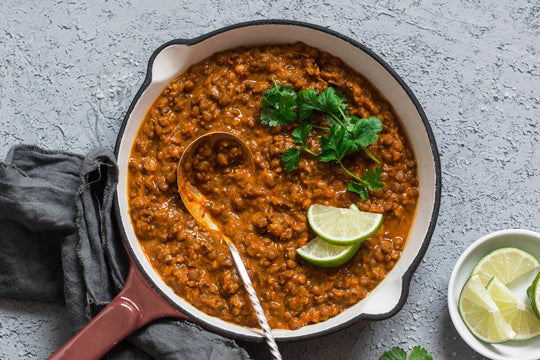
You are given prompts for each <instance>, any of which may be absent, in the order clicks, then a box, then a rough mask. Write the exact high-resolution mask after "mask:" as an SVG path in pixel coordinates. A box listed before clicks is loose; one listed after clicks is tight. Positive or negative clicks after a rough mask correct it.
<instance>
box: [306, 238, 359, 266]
mask: <svg viewBox="0 0 540 360" xmlns="http://www.w3.org/2000/svg"><path fill="white" fill-rule="evenodd" d="M361 244H362V242H358V243H356V244H354V245H350V246H339V245H333V244H329V243H327V242H326V241H324V240H322V239H321V238H319V237H316V238H315V239H313V240H311V241H310V242H308V243H307V244H306V245H304V246H302V247H301V248H299V249H296V252H297V253H298V255H300V256H301V257H302V259H304V260H306V261H307V262H308V263H310V264H312V265H316V266H320V267H324V268H331V267H337V266H340V265H343V264H345V263H346V262H347V261H349V260H350V259H351V258H352V257H353V256H354V254H356V252H357V251H358V249H359V248H360V245H361Z"/></svg>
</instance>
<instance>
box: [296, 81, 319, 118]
mask: <svg viewBox="0 0 540 360" xmlns="http://www.w3.org/2000/svg"><path fill="white" fill-rule="evenodd" d="M297 102H298V117H299V118H300V121H302V122H303V121H309V120H311V118H312V117H313V110H317V91H315V89H306V90H302V91H299V92H298V97H297Z"/></svg>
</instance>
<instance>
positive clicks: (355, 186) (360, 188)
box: [347, 182, 369, 200]
mask: <svg viewBox="0 0 540 360" xmlns="http://www.w3.org/2000/svg"><path fill="white" fill-rule="evenodd" d="M347 189H348V190H349V191H351V192H354V193H357V194H358V195H360V197H361V198H362V200H367V199H368V198H369V193H368V188H367V186H366V185H364V184H360V183H358V182H352V183H349V185H348V186H347Z"/></svg>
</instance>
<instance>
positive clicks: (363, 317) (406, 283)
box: [114, 19, 442, 342]
mask: <svg viewBox="0 0 540 360" xmlns="http://www.w3.org/2000/svg"><path fill="white" fill-rule="evenodd" d="M262 25H284V26H296V27H306V28H309V29H313V30H318V31H321V32H324V33H327V34H330V35H333V36H335V37H337V38H339V39H341V40H344V41H346V42H348V43H350V44H351V45H353V46H355V47H356V48H359V49H360V50H362V51H363V52H365V53H366V54H368V55H369V56H370V57H372V58H373V59H374V60H375V61H377V62H378V63H379V64H380V65H381V66H383V67H384V68H385V70H386V71H388V72H389V73H390V75H392V77H393V78H394V79H395V80H396V81H397V82H398V84H399V85H400V86H401V87H402V88H403V90H405V92H406V93H407V96H408V97H409V98H410V100H411V101H412V102H413V104H414V106H415V108H416V110H417V111H418V114H419V115H420V118H421V120H422V123H423V125H424V128H425V130H426V133H427V136H428V139H429V142H430V147H431V152H432V156H433V160H434V166H435V198H434V205H433V211H432V214H431V219H430V223H429V225H428V229H427V232H426V235H425V237H424V240H423V242H422V246H421V247H420V249H419V251H418V254H417V255H416V257H415V258H414V260H413V261H412V263H411V264H410V265H409V267H408V269H407V270H406V271H405V273H404V274H403V276H402V291H401V296H400V299H399V301H398V303H397V304H396V306H395V307H394V308H393V309H392V310H390V311H389V312H387V313H384V314H360V315H358V316H355V317H352V318H351V319H349V320H347V321H344V322H342V323H340V324H337V325H335V326H332V327H331V328H328V329H324V330H321V331H318V332H316V333H313V334H304V335H297V336H294V335H293V334H291V335H292V336H289V337H286V338H285V337H284V338H278V339H276V340H277V341H278V342H291V341H300V340H308V339H313V338H317V337H320V336H324V335H327V334H331V333H334V332H337V331H339V330H342V329H345V328H347V327H350V326H352V325H354V324H357V323H359V322H363V321H380V320H385V319H388V318H390V317H392V316H394V315H396V314H397V313H398V312H399V311H400V310H401V308H403V306H404V305H405V302H406V301H407V298H408V295H409V287H410V284H411V280H412V276H413V274H414V273H415V271H416V269H417V268H418V266H419V265H420V263H421V261H422V259H423V258H424V255H425V253H426V251H427V248H428V247H429V244H430V242H431V238H432V236H433V232H434V231H435V226H436V224H437V218H438V214H439V208H440V202H441V191H442V180H441V161H440V156H439V151H438V148H437V143H436V140H435V136H434V134H433V131H432V129H431V126H430V124H429V121H428V119H427V116H426V114H425V112H424V110H423V108H422V106H421V105H420V102H419V101H418V99H417V98H416V96H415V95H414V94H413V92H412V90H411V89H410V88H409V87H408V85H407V84H406V83H405V82H404V81H403V79H401V77H400V76H399V75H398V74H397V73H396V72H395V71H394V70H393V69H392V68H391V67H390V65H388V64H387V63H386V62H385V61H384V60H383V59H382V58H381V57H379V55H377V54H376V53H374V52H373V51H372V50H370V49H369V48H368V47H366V46H365V45H363V44H362V43H360V42H358V41H356V40H354V39H352V38H350V37H348V36H345V35H343V34H340V33H338V32H336V31H333V30H331V29H329V28H326V27H323V26H320V25H315V24H311V23H306V22H301V21H296V20H283V19H265V20H253V21H247V22H241V23H237V24H233V25H229V26H226V27H223V28H220V29H217V30H214V31H211V32H209V33H206V34H204V35H201V36H198V37H196V38H193V39H174V40H170V41H168V42H166V43H164V44H162V45H161V46H159V47H158V48H157V49H156V50H155V51H154V52H153V53H152V55H151V56H150V59H149V60H148V66H147V70H146V77H145V79H144V82H143V83H142V85H141V87H140V88H139V90H138V92H137V93H136V95H135V97H134V99H133V101H132V102H131V104H130V106H129V108H128V110H127V112H126V115H125V117H124V120H123V122H122V125H121V127H120V130H119V133H118V137H117V140H116V144H115V149H114V154H115V156H116V159H117V160H118V153H119V149H120V145H121V143H122V139H123V135H124V131H125V128H126V126H127V123H128V120H129V117H130V115H131V113H132V112H133V109H134V108H135V105H136V104H137V102H138V101H139V99H140V97H141V96H142V94H143V92H144V91H145V90H146V89H147V88H148V86H149V85H150V84H151V82H152V66H153V63H154V61H155V59H156V57H157V55H158V54H159V53H160V52H161V51H163V50H164V49H165V48H167V47H169V46H171V45H187V46H191V45H195V44H197V43H200V42H202V41H204V40H206V39H209V38H211V37H213V36H215V35H218V34H222V33H224V32H227V31H230V30H235V29H239V28H245V27H252V26H262ZM114 214H115V218H116V221H117V224H118V227H119V230H120V234H121V237H122V241H123V242H124V244H125V247H126V249H127V250H128V253H129V255H130V256H131V258H132V260H133V262H134V263H135V264H136V266H137V267H138V268H139V270H140V271H141V273H142V274H143V276H144V277H145V278H146V279H147V280H148V282H149V283H150V284H151V286H152V287H153V288H154V289H155V290H156V291H157V292H158V293H159V294H160V295H161V296H162V297H164V298H165V299H166V300H167V301H168V302H169V303H170V304H171V305H172V306H173V307H174V308H176V309H177V310H178V311H179V312H181V313H182V314H184V315H186V316H187V317H189V318H190V319H192V320H193V321H194V322H196V323H198V324H200V325H202V326H204V327H205V328H208V329H210V330H211V331H213V332H216V333H219V334H223V335H226V336H228V337H231V338H236V339H241V340H246V341H258V342H260V341H263V340H264V338H263V337H262V336H250V335H244V334H238V333H236V332H231V331H228V330H224V329H223V328H221V327H218V326H216V325H213V324H210V323H208V322H206V321H204V320H202V319H201V318H199V317H197V316H195V315H194V314H193V313H190V312H188V311H186V309H184V308H182V307H181V306H180V305H178V304H177V303H176V302H175V301H174V300H173V299H171V298H170V297H169V296H168V295H166V294H165V293H164V292H163V291H161V289H160V288H159V287H158V286H157V285H156V284H155V283H154V281H153V280H152V279H151V278H150V276H149V275H148V274H147V273H146V271H144V269H143V267H142V265H141V262H140V260H139V259H138V258H137V256H136V255H135V253H134V251H133V249H132V248H131V245H130V244H129V242H128V241H127V235H126V233H125V230H124V227H123V224H122V221H121V212H120V207H119V203H118V195H117V194H116V195H115V197H114Z"/></svg>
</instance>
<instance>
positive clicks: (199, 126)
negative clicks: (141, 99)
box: [128, 43, 419, 329]
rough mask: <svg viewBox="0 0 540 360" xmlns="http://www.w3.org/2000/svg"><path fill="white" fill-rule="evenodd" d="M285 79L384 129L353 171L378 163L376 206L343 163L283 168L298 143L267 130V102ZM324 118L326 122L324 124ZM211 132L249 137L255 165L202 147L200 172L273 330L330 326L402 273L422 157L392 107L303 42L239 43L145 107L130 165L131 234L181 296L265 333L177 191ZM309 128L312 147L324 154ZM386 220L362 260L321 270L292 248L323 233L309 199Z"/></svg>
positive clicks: (355, 158)
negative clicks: (180, 174)
mask: <svg viewBox="0 0 540 360" xmlns="http://www.w3.org/2000/svg"><path fill="white" fill-rule="evenodd" d="M273 79H274V80H275V81H276V82H277V83H279V84H286V85H292V86H293V87H294V88H295V89H296V90H297V91H299V90H303V89H308V88H311V89H316V90H317V91H318V92H319V93H320V92H321V91H323V90H324V89H326V88H327V87H329V86H332V87H334V88H336V89H338V90H339V91H341V92H342V93H343V94H345V96H346V97H347V100H348V104H349V106H350V108H349V111H350V112H351V115H354V116H357V117H361V118H367V117H370V116H377V117H379V118H380V119H381V120H382V122H383V128H382V131H381V133H380V134H379V138H378V141H377V142H376V143H374V144H372V145H370V146H369V147H368V150H369V151H370V152H371V153H372V154H373V155H375V156H376V157H377V158H378V159H380V161H381V165H377V164H376V163H375V162H374V161H373V160H372V159H370V158H369V157H368V156H367V155H364V154H361V155H350V156H348V157H346V158H345V159H344V163H345V165H346V167H347V168H348V169H350V170H351V171H352V172H353V173H355V174H359V175H360V176H362V175H363V174H364V173H365V172H366V170H368V169H371V170H373V169H374V168H375V167H376V166H381V167H382V173H381V180H382V181H383V182H384V188H383V189H382V190H379V191H372V192H370V197H369V199H368V200H366V201H364V200H362V199H361V198H360V197H359V196H358V195H356V194H354V193H352V192H350V191H348V190H347V184H348V182H350V180H351V179H350V176H349V175H347V174H346V173H345V171H343V170H342V169H341V168H340V167H339V166H336V165H332V164H329V163H323V162H320V161H318V160H317V158H315V157H314V156H312V155H309V154H307V153H302V154H301V156H300V163H299V167H298V169H297V170H294V171H291V172H286V171H285V170H284V169H283V163H282V161H281V156H282V155H283V152H284V151H285V149H287V148H289V147H291V146H293V139H292V136H291V132H292V130H293V129H294V127H295V125H291V126H276V127H268V126H265V125H262V124H261V123H260V120H259V118H260V113H261V105H260V103H261V98H262V94H263V93H264V92H265V91H267V90H269V89H270V88H272V87H273V86H274V85H273ZM321 121H324V120H323V119H322V116H321ZM212 131H226V132H230V133H233V134H235V135H237V136H239V137H240V138H242V139H244V140H245V142H246V143H247V145H248V146H249V148H250V149H251V151H252V153H253V157H254V162H255V169H254V170H253V171H249V170H248V169H246V168H245V167H241V166H237V165H238V161H239V160H238V157H239V153H238V147H237V146H234V144H230V143H226V144H220V143H216V144H215V145H214V147H213V148H212V147H206V148H205V147H202V148H201V149H200V151H198V153H197V155H196V156H195V157H194V161H193V164H192V165H193V166H192V171H191V174H192V175H193V176H192V178H193V182H194V184H195V185H196V187H197V188H198V189H199V190H200V191H201V193H203V194H204V196H205V197H206V198H207V202H206V203H205V209H206V210H207V211H208V212H209V213H210V214H211V215H212V216H213V217H214V219H216V221H218V222H219V225H220V228H221V230H222V231H223V233H225V234H226V235H227V236H229V237H230V238H231V240H232V241H233V243H234V244H235V245H236V247H237V248H238V250H239V251H240V254H241V256H242V258H243V260H244V263H245V265H246V267H247V268H248V271H249V273H250V275H251V278H252V281H253V284H254V286H255V289H256V291H257V293H258V295H259V297H260V299H261V302H262V306H263V308H264V310H265V313H266V316H267V318H268V320H269V324H270V326H271V327H272V328H274V329H298V328H300V327H302V326H305V325H309V324H313V323H318V322H321V321H325V320H327V319H329V318H331V317H333V316H335V315H337V314H339V313H340V312H342V311H343V310H345V309H347V308H349V307H351V306H352V305H354V304H356V303H358V302H359V301H360V300H362V299H363V298H365V297H366V296H367V295H368V294H369V292H370V291H372V290H373V289H374V288H375V287H376V286H377V285H378V284H379V283H380V282H381V281H382V280H383V279H384V277H385V276H386V274H387V273H388V272H389V271H390V270H391V269H392V268H393V267H394V265H395V263H396V261H398V260H399V258H400V256H401V254H402V251H403V250H404V247H405V243H406V240H407V236H408V233H409V230H410V227H411V225H412V222H413V218H414V214H415V211H416V201H417V198H418V185H419V183H418V177H417V168H416V162H415V159H414V155H413V152H412V150H411V148H410V146H409V144H408V142H407V138H406V136H405V134H404V132H403V130H402V129H401V128H400V123H399V121H398V119H397V116H396V114H395V113H394V110H393V109H392V107H391V105H390V104H389V103H388V102H387V101H386V100H385V99H384V98H383V97H382V96H381V95H380V93H379V92H378V91H377V90H376V89H375V88H374V87H373V86H372V85H371V84H370V83H369V82H368V81H367V80H366V79H365V78H363V77H362V76H361V75H360V74H358V73H356V72H355V71H354V70H352V69H351V68H349V67H348V66H347V65H345V64H344V63H343V62H342V61H341V60H340V59H338V58H336V57H334V56H332V55H331V54H329V53H327V52H322V51H320V50H318V49H316V48H313V47H310V46H307V45H305V44H303V43H296V44H286V45H268V46H258V47H245V48H244V47H242V48H237V49H233V50H227V51H223V52H220V53H217V54H214V55H212V56H210V57H209V58H207V59H205V60H203V61H201V62H199V63H197V64H195V65H193V66H191V67H190V68H189V69H188V70H186V71H185V72H184V73H183V74H181V75H179V76H178V77H177V78H176V79H174V80H173V81H171V82H170V83H169V84H168V85H167V87H166V88H165V89H164V90H163V92H162V93H161V95H160V96H159V97H158V98H157V99H156V101H155V102H154V104H153V105H152V106H151V108H150V109H149V110H148V113H147V115H146V118H145V119H144V121H143V122H142V124H141V126H140V129H139V132H138V134H137V137H136V139H135V141H134V144H133V147H132V152H131V158H130V161H129V174H130V176H129V190H128V191H129V194H128V195H129V208H130V215H131V219H132V223H133V226H134V229H135V233H136V235H137V237H138V239H139V241H140V243H141V244H142V246H143V248H144V250H145V251H146V254H147V256H148V258H149V260H150V262H151V263H152V266H153V267H154V269H155V270H156V271H157V272H158V273H159V274H160V275H161V277H162V278H163V280H164V281H165V283H167V284H168V285H169V286H170V287H171V288H172V289H173V290H174V291H175V292H176V293H177V294H178V295H179V296H180V297H182V298H184V299H185V300H186V301H188V302H190V303H191V304H193V305H194V306H195V307H197V308H198V309H200V310H201V311H203V312H205V313H207V314H209V315H212V316H216V317H219V318H221V319H223V320H225V321H229V322H232V323H235V324H240V325H243V326H249V327H257V326H258V325H257V320H256V318H255V315H254V313H253V310H252V308H251V305H250V302H249V299H248V297H247V293H246V292H245V290H244V288H243V286H242V283H241V280H240V279H239V277H238V276H237V275H236V270H235V268H234V265H233V263H232V258H231V256H230V254H229V249H228V247H227V245H226V243H225V242H224V241H223V240H222V239H221V237H220V235H219V233H216V232H214V231H211V230H208V229H206V228H205V227H204V226H203V225H200V224H198V223H197V221H196V220H195V219H194V218H193V217H192V216H191V215H190V214H189V212H188V211H187V210H186V208H185V206H184V205H183V203H182V200H181V198H180V196H179V194H178V188H177V179H176V175H177V166H178V161H179V159H180V157H181V155H182V154H183V152H184V150H185V149H186V148H187V146H188V145H189V144H190V142H191V141H193V140H194V139H196V138H197V137H199V136H201V135H203V134H205V133H208V132H212ZM321 135H322V131H320V132H318V131H317V130H314V131H313V133H312V135H311V136H310V138H309V139H308V141H307V145H308V147H309V149H310V150H312V151H313V152H316V153H317V152H319V151H320V146H319V143H318V138H319V137H320V136H321ZM352 203H354V204H356V205H357V206H358V207H359V208H360V210H363V211H371V212H377V213H382V214H384V222H383V225H382V227H381V229H380V230H379V231H378V232H377V233H376V234H375V235H374V236H372V237H371V238H370V239H368V240H366V241H365V242H364V243H363V244H362V246H361V247H360V250H359V251H358V253H357V254H356V255H355V256H354V257H353V259H352V260H351V261H349V262H347V263H346V264H344V265H342V266H340V267H337V268H334V269H323V268H318V267H315V266H313V265H310V264H308V263H307V262H305V261H303V260H302V259H301V258H299V257H298V256H297V254H296V249H297V248H299V247H301V246H303V245H305V244H306V243H307V242H308V241H309V240H311V239H312V238H314V237H315V235H314V233H313V232H312V231H311V229H310V228H309V225H308V223H307V220H306V212H307V209H308V208H309V206H310V205H311V204H322V205H331V206H336V207H349V206H350V205H351V204H352Z"/></svg>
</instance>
